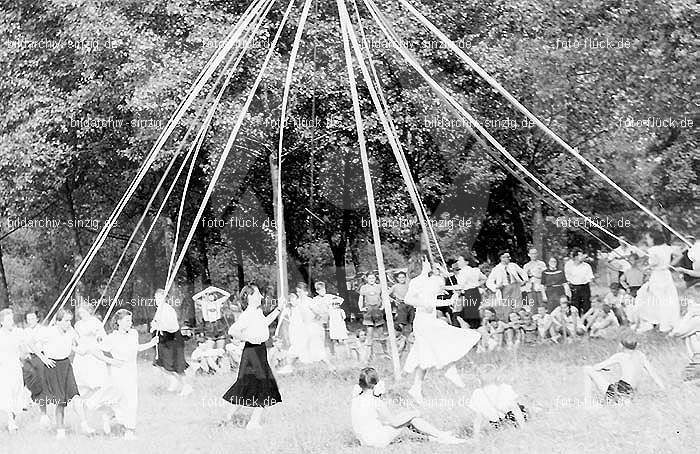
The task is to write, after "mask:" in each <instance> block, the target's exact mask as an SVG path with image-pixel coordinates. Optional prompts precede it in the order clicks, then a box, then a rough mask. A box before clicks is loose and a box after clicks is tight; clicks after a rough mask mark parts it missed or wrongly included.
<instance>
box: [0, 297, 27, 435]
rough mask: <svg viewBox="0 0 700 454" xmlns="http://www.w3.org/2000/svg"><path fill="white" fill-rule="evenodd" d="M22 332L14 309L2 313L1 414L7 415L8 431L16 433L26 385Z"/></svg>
mask: <svg viewBox="0 0 700 454" xmlns="http://www.w3.org/2000/svg"><path fill="white" fill-rule="evenodd" d="M21 343H22V339H21V334H20V330H19V329H17V328H15V319H14V313H13V312H12V309H3V310H1V311H0V412H3V413H5V414H6V415H7V430H9V431H10V432H14V431H16V430H17V429H18V428H17V423H16V421H15V416H16V415H17V414H19V413H20V412H21V411H22V407H23V405H24V402H23V400H24V399H23V396H24V383H23V382H22V363H21V362H20V345H21Z"/></svg>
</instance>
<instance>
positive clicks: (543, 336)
mask: <svg viewBox="0 0 700 454" xmlns="http://www.w3.org/2000/svg"><path fill="white" fill-rule="evenodd" d="M532 321H533V322H534V323H535V324H536V326H537V338H538V339H539V341H540V342H546V341H547V339H548V338H549V340H552V341H553V340H554V339H553V338H552V337H551V332H550V328H551V327H552V316H551V315H550V314H548V313H547V308H546V307H545V306H538V307H537V313H536V314H535V315H533V316H532Z"/></svg>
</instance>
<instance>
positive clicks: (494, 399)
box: [469, 369, 528, 442]
mask: <svg viewBox="0 0 700 454" xmlns="http://www.w3.org/2000/svg"><path fill="white" fill-rule="evenodd" d="M498 372H499V371H498V370H495V369H494V370H488V371H486V372H485V373H483V374H481V377H479V378H480V380H481V382H482V384H484V386H481V387H480V388H477V389H475V390H474V391H473V392H472V395H471V398H470V399H469V409H471V410H472V411H473V412H474V413H475V415H474V422H473V429H472V439H471V440H470V441H474V442H478V441H479V439H480V437H481V432H482V430H483V428H484V427H490V428H493V429H503V428H506V427H508V426H512V427H515V428H516V429H517V428H521V427H522V426H523V423H524V422H525V421H526V420H527V419H528V411H527V409H526V408H525V406H524V405H522V404H520V402H519V399H518V394H517V393H516V392H515V391H514V390H513V388H512V387H511V386H510V385H509V384H506V383H502V382H501V375H500V374H499V373H498Z"/></svg>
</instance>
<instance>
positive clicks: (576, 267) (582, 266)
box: [564, 260, 593, 285]
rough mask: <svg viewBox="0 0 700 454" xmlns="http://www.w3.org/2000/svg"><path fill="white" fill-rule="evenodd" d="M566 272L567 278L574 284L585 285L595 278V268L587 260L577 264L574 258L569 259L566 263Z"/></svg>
mask: <svg viewBox="0 0 700 454" xmlns="http://www.w3.org/2000/svg"><path fill="white" fill-rule="evenodd" d="M564 274H566V280H567V281H569V283H570V284H572V285H584V284H588V283H590V282H591V281H592V280H593V270H592V269H591V265H589V264H588V263H586V262H581V263H578V264H576V263H574V261H573V260H569V261H568V262H566V265H564Z"/></svg>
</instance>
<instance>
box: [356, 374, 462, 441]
mask: <svg viewBox="0 0 700 454" xmlns="http://www.w3.org/2000/svg"><path fill="white" fill-rule="evenodd" d="M383 393H384V382H383V381H381V380H380V379H379V374H377V371H376V370H375V369H374V368H372V367H366V368H364V369H362V371H360V377H359V380H358V384H357V385H355V388H354V389H353V398H352V404H351V409H350V413H351V417H352V429H353V431H354V432H355V436H356V437H357V439H358V440H359V441H360V444H361V445H362V446H371V447H375V448H384V447H386V446H389V444H391V443H392V442H393V441H394V440H396V438H398V436H399V435H401V433H402V432H404V429H409V430H412V431H414V432H417V433H419V434H423V435H427V436H428V438H429V439H430V440H433V441H437V442H438V443H445V444H458V443H464V442H466V440H463V439H460V438H457V437H455V436H454V435H452V434H451V433H449V432H446V431H442V430H440V429H438V428H436V427H435V426H433V425H432V424H430V423H429V422H428V421H426V420H425V419H423V418H421V417H420V414H419V413H418V412H417V411H405V412H401V413H392V412H391V411H390V410H389V408H388V407H387V405H386V403H385V402H384V401H383V400H382V399H381V395H382V394H383Z"/></svg>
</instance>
